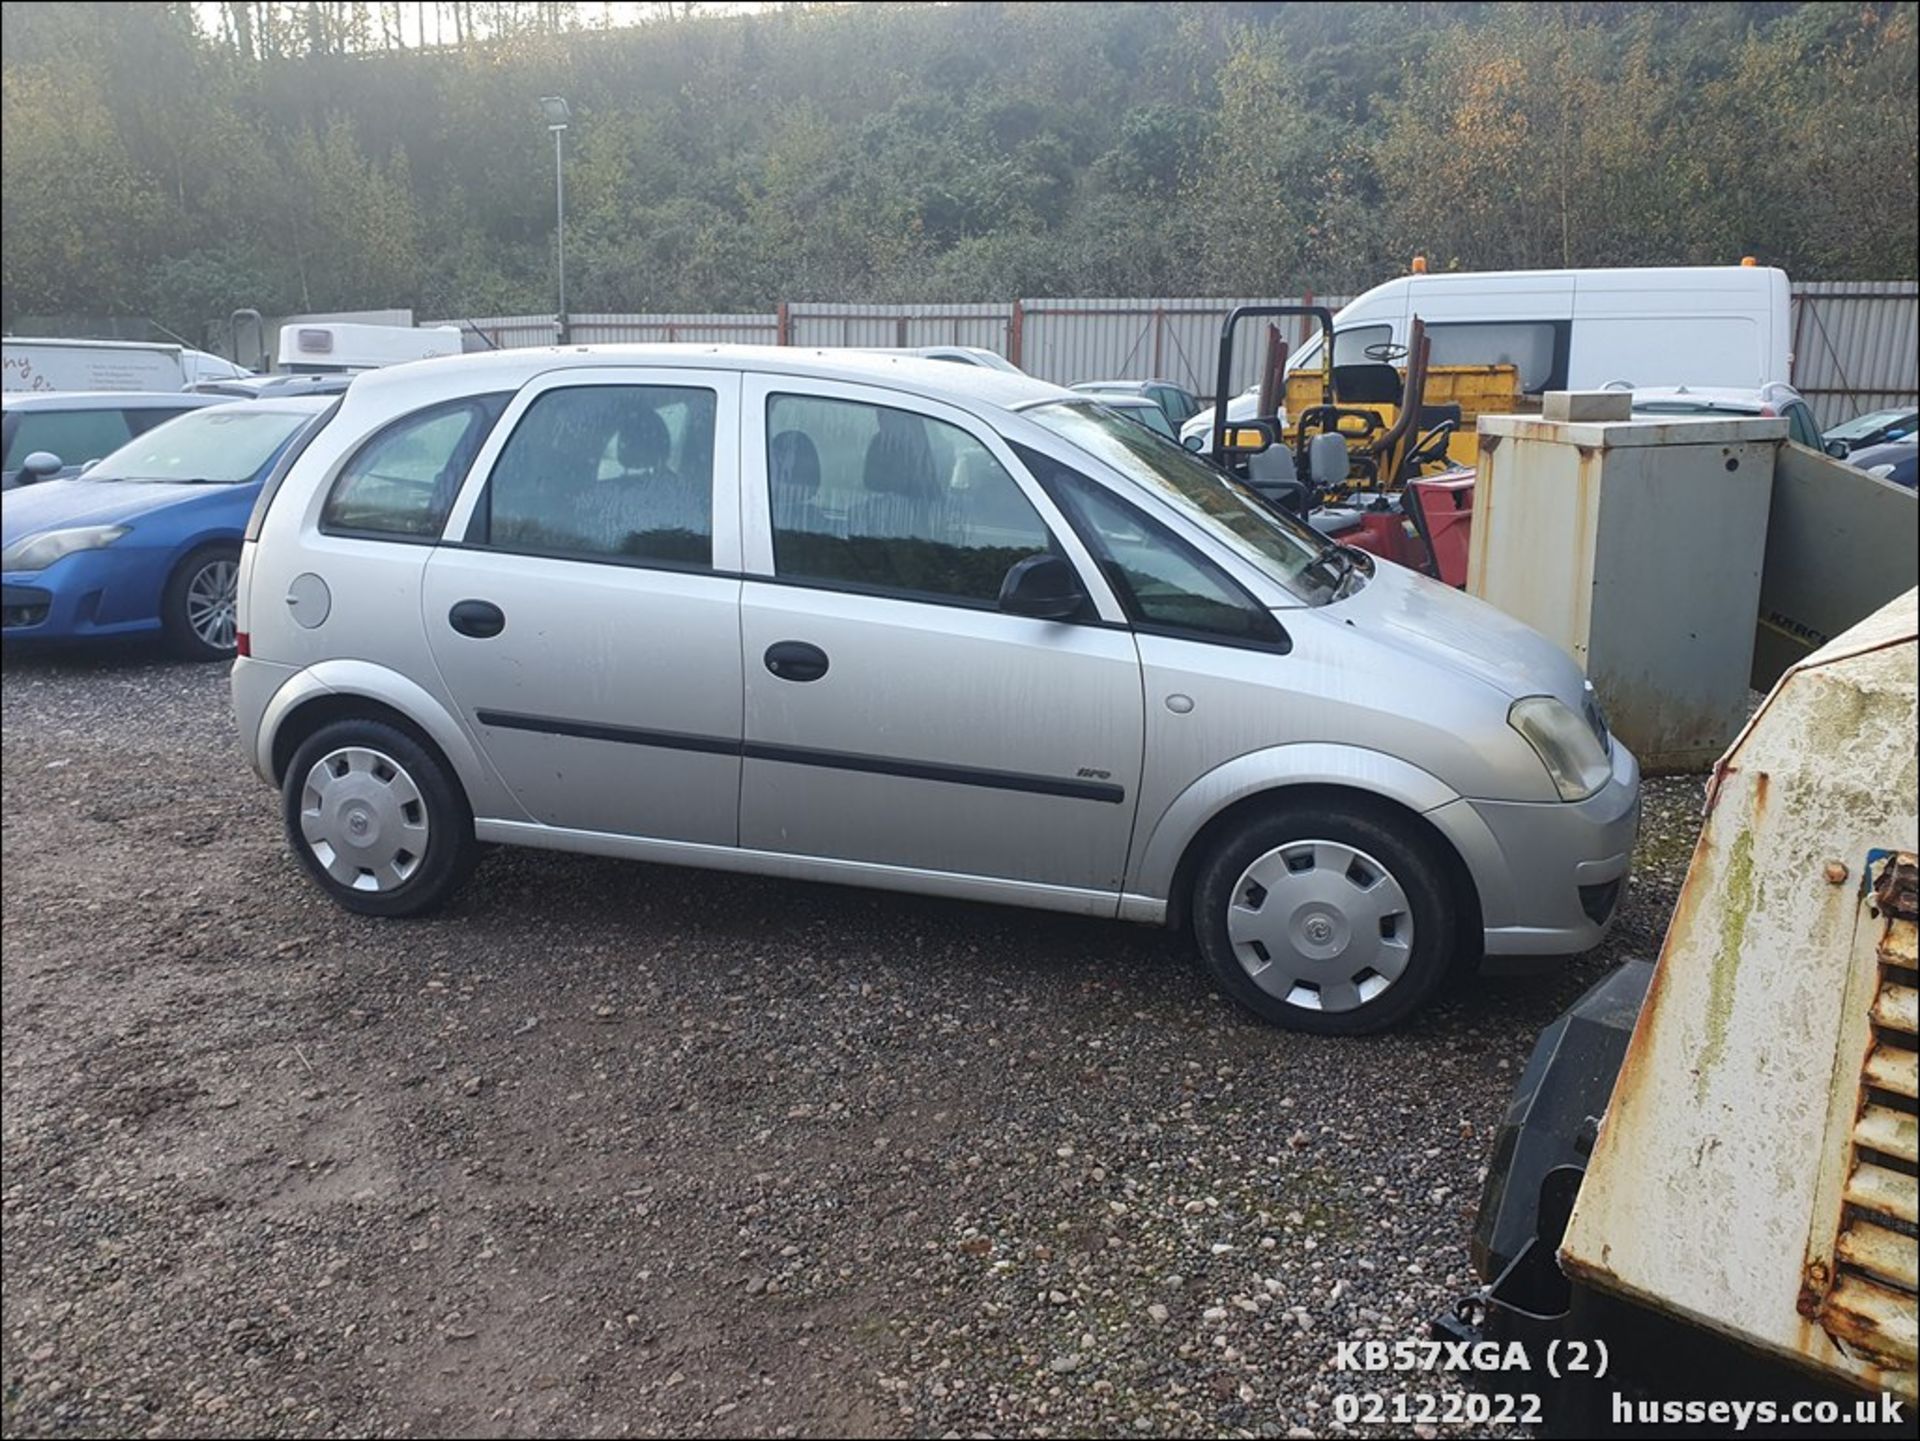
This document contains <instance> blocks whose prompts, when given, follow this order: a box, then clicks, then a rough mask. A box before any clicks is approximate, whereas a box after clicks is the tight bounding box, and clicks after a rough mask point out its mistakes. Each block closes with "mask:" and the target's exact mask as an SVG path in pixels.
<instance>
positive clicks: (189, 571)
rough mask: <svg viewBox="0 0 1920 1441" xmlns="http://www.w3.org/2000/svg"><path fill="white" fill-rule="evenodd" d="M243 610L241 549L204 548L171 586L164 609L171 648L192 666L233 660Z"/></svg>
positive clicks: (163, 600) (181, 566)
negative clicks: (199, 663) (241, 599)
mask: <svg viewBox="0 0 1920 1441" xmlns="http://www.w3.org/2000/svg"><path fill="white" fill-rule="evenodd" d="M239 604H240V551H239V549H238V548H237V547H235V546H230V545H209V546H203V547H202V548H201V549H199V550H196V551H195V552H194V553H193V554H192V555H190V556H188V557H187V558H186V559H185V560H183V561H181V562H180V564H179V565H177V566H175V567H174V571H173V574H172V576H170V577H169V578H168V580H167V590H166V594H165V595H164V596H163V597H162V598H161V607H160V620H161V623H162V624H163V625H164V627H165V629H166V635H167V643H168V644H169V645H170V646H172V647H173V649H174V651H175V653H177V654H179V655H181V656H184V657H185V658H186V659H188V660H232V659H233V655H234V648H235V636H236V632H237V630H238V613H239Z"/></svg>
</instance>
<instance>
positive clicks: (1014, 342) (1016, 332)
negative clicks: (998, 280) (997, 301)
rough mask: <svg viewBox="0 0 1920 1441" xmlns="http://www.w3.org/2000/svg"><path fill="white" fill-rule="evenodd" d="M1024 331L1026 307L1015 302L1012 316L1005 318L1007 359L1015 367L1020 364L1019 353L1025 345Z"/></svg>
mask: <svg viewBox="0 0 1920 1441" xmlns="http://www.w3.org/2000/svg"><path fill="white" fill-rule="evenodd" d="M1026 329H1027V310H1026V307H1025V306H1024V305H1022V304H1021V303H1020V302H1019V301H1018V300H1015V301H1014V302H1013V314H1012V315H1011V316H1009V317H1008V318H1007V359H1008V360H1010V361H1012V362H1013V363H1014V364H1015V365H1019V364H1020V359H1021V352H1022V350H1023V349H1024V347H1025V345H1026V338H1027V337H1026Z"/></svg>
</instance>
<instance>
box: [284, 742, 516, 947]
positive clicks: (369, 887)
mask: <svg viewBox="0 0 1920 1441" xmlns="http://www.w3.org/2000/svg"><path fill="white" fill-rule="evenodd" d="M280 797H281V810H282V813H283V815H284V816H285V819H286V824H287V842H288V844H289V845H291V846H292V847H293V850H294V854H295V855H297V856H299V857H300V861H301V864H303V865H304V866H306V868H307V870H308V871H309V872H310V873H311V874H312V876H313V878H314V879H315V880H316V881H318V882H319V883H320V888H321V889H322V890H324V891H325V892H326V893H327V894H328V895H330V896H332V897H333V899H334V900H335V901H337V902H338V903H339V904H340V905H342V906H344V907H346V908H347V909H348V910H350V911H358V912H359V913H360V914H362V915H367V916H417V915H422V914H425V913H426V912H428V911H431V910H433V909H435V908H436V907H438V906H439V905H441V904H442V903H443V902H445V901H446V899H447V897H448V896H450V895H451V894H452V893H453V891H454V889H455V888H456V887H457V886H458V885H459V884H460V882H461V881H463V880H464V879H466V876H467V873H468V872H469V871H471V870H472V869H473V863H474V860H475V858H476V856H477V854H478V850H479V847H478V846H477V844H476V843H475V841H474V838H473V812H472V811H471V810H470V809H469V808H468V806H467V799H466V796H465V794H464V793H463V792H462V791H461V789H460V783H459V781H458V779H456V778H455V777H454V775H453V774H452V773H451V772H450V771H449V770H448V769H447V767H446V765H445V764H444V763H443V762H442V761H441V760H440V759H439V757H437V756H436V755H434V753H433V752H432V751H430V750H428V749H427V748H426V747H425V746H424V745H422V744H421V743H420V742H419V741H418V740H416V739H414V737H413V736H411V735H409V734H408V733H407V732H405V731H403V730H401V729H400V728H399V727H397V726H393V725H389V724H387V723H386V722H385V721H375V720H344V721H335V722H334V723H333V724H331V725H327V726H323V727H321V729H319V730H318V731H316V732H314V734H313V735H312V736H310V737H309V738H308V740H307V742H306V743H305V744H304V745H302V746H301V747H300V749H299V750H297V751H296V752H295V753H294V757H293V760H292V762H291V763H290V764H289V765H288V766H287V773H286V775H285V776H284V777H283V778H282V781H281V785H280Z"/></svg>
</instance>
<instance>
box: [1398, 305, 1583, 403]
mask: <svg viewBox="0 0 1920 1441" xmlns="http://www.w3.org/2000/svg"><path fill="white" fill-rule="evenodd" d="M1564 330H1565V326H1564V325H1563V324H1562V323H1561V322H1558V321H1552V320H1492V321H1484V322H1482V321H1474V322H1471V323H1464V324H1455V325H1447V324H1439V325H1429V326H1428V327H1427V335H1428V337H1429V338H1430V339H1431V340H1432V342H1433V355H1432V361H1431V363H1432V364H1434V365H1511V366H1514V367H1515V368H1516V369H1518V370H1519V372H1520V389H1521V391H1522V392H1523V393H1525V394H1527V395H1538V394H1539V393H1540V392H1541V391H1543V390H1549V389H1552V388H1553V387H1555V386H1556V385H1564V384H1565V383H1566V380H1565V376H1564V374H1563V372H1564V371H1565V369H1566V366H1565V363H1564V359H1563V356H1562V346H1561V334H1562V332H1563V331H1564Z"/></svg>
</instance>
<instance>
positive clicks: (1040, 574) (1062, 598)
mask: <svg viewBox="0 0 1920 1441" xmlns="http://www.w3.org/2000/svg"><path fill="white" fill-rule="evenodd" d="M1086 603H1087V593H1086V591H1085V590H1084V589H1082V587H1081V585H1080V577H1079V576H1078V575H1077V574H1075V573H1074V569H1073V567H1072V566H1071V565H1069V564H1068V563H1067V562H1066V561H1065V560H1064V559H1062V558H1061V557H1060V556H1057V555H1030V556H1028V557H1027V558H1026V559H1025V560H1022V561H1016V562H1015V563H1014V565H1013V568H1012V569H1011V570H1009V571H1008V572H1007V578H1006V579H1005V580H1004V581H1002V582H1001V583H1000V609H1002V610H1004V611H1006V612H1007V613H1008V614H1010V615H1030V616H1033V617H1035V618H1036V619H1039V620H1071V619H1072V618H1073V617H1074V616H1076V615H1078V614H1079V613H1080V611H1081V609H1082V608H1083V607H1084V606H1085V605H1086Z"/></svg>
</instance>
